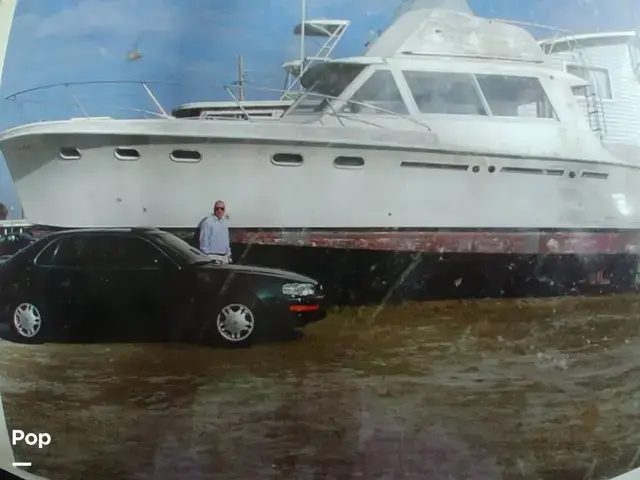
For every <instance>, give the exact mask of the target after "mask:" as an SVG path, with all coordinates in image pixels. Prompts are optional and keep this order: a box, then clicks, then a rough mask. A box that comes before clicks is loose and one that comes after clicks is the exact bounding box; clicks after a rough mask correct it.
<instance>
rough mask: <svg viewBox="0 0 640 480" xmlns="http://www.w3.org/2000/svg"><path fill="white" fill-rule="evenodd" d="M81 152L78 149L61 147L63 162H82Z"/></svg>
mask: <svg viewBox="0 0 640 480" xmlns="http://www.w3.org/2000/svg"><path fill="white" fill-rule="evenodd" d="M81 156H82V155H81V154H80V150H78V149H77V148H76V147H61V148H60V158H61V159H63V160H80V157H81Z"/></svg>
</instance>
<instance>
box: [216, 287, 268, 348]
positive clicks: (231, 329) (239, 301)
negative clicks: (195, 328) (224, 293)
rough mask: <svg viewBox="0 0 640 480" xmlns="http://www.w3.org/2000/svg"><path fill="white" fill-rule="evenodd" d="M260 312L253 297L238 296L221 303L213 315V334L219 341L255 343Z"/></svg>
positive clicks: (242, 344) (224, 342)
mask: <svg viewBox="0 0 640 480" xmlns="http://www.w3.org/2000/svg"><path fill="white" fill-rule="evenodd" d="M259 317H260V312H259V309H258V305H257V302H256V301H255V300H253V299H251V298H236V299H229V300H225V301H223V302H221V303H220V306H219V307H218V308H217V309H216V313H215V314H214V315H213V318H212V319H211V320H212V323H214V325H212V327H213V328H211V330H213V334H214V336H215V337H216V340H217V341H218V342H217V343H222V344H224V345H226V346H231V347H246V346H249V345H250V344H252V343H253V341H254V340H255V339H256V337H257V336H258V332H259V331H260V330H261V329H260V326H261V325H260V323H259V322H260V318H259Z"/></svg>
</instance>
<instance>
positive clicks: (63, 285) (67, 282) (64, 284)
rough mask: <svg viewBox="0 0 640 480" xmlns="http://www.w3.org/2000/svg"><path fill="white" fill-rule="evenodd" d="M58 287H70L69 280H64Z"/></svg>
mask: <svg viewBox="0 0 640 480" xmlns="http://www.w3.org/2000/svg"><path fill="white" fill-rule="evenodd" d="M60 286H61V287H63V288H67V287H70V286H71V280H65V281H64V282H61V283H60Z"/></svg>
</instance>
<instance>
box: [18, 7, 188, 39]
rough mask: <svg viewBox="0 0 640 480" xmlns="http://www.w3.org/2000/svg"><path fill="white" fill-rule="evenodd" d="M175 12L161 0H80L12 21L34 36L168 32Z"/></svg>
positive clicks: (176, 14) (175, 17)
mask: <svg viewBox="0 0 640 480" xmlns="http://www.w3.org/2000/svg"><path fill="white" fill-rule="evenodd" d="M179 18H180V15H179V11H177V10H176V8H175V6H172V5H170V4H168V3H167V2H166V1H164V0H145V1H139V0H81V1H79V2H78V3H76V4H75V5H73V6H64V7H63V9H62V10H59V11H57V12H54V13H46V14H37V13H27V14H25V15H21V16H18V17H17V18H16V21H17V22H19V23H20V24H21V28H22V29H28V30H29V31H30V32H31V35H34V36H35V37H36V38H42V37H52V36H56V37H70V36H73V37H77V36H82V35H94V34H96V33H109V34H111V35H114V36H118V35H123V34H124V35H127V36H130V35H132V34H139V33H142V32H170V31H172V30H173V29H174V28H175V27H176V19H179Z"/></svg>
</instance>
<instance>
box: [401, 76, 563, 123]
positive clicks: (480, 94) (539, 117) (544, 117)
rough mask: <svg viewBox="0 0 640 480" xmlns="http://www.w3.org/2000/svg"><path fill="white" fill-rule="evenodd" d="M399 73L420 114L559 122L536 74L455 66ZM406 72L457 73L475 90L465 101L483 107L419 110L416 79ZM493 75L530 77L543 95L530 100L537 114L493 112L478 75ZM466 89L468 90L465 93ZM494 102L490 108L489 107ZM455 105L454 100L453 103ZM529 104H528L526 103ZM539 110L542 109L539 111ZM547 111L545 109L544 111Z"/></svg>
mask: <svg viewBox="0 0 640 480" xmlns="http://www.w3.org/2000/svg"><path fill="white" fill-rule="evenodd" d="M401 73H402V76H403V78H404V82H405V84H406V88H407V90H408V91H409V92H410V93H411V97H412V100H413V102H414V104H415V108H416V110H417V112H418V115H419V116H421V117H423V116H425V117H438V116H446V117H449V118H458V117H466V118H491V119H509V120H514V119H515V120H520V121H544V122H548V121H552V122H559V121H560V119H559V117H558V113H557V111H556V109H555V107H554V105H553V103H552V102H551V99H550V98H549V95H548V94H547V91H546V89H545V87H544V85H543V84H542V82H541V81H540V78H539V77H538V76H536V75H531V74H529V75H527V74H515V73H513V72H482V71H455V70H447V71H445V70H441V69H415V68H414V69H410V68H402V69H401ZM407 74H411V75H419V74H425V76H429V75H430V76H432V77H433V78H437V77H438V76H446V75H451V76H454V75H455V76H457V77H459V83H462V81H463V80H465V79H466V80H465V81H468V86H469V87H470V86H472V85H473V86H474V91H475V95H476V100H477V102H470V103H469V104H468V105H472V103H477V104H476V105H475V106H476V107H482V110H481V111H479V112H478V113H466V112H460V113H457V112H451V111H449V112H428V111H422V109H421V108H420V105H419V102H418V99H417V98H416V96H415V92H414V89H412V88H411V87H412V84H414V85H415V82H414V81H413V80H411V79H409V78H408V75H407ZM491 76H494V77H495V78H496V79H501V80H504V79H514V80H515V79H518V81H520V80H521V79H526V80H529V81H533V82H534V83H535V87H536V88H537V89H538V93H540V94H541V95H542V99H540V100H539V101H538V102H531V105H535V108H536V115H510V114H505V113H503V114H498V113H496V112H495V110H496V109H495V106H496V105H495V103H494V101H493V100H492V99H491V98H489V97H488V96H487V94H486V93H487V92H486V88H483V86H482V85H481V82H480V79H479V77H480V78H481V79H482V80H485V79H486V78H488V77H491ZM468 92H469V91H467V93H468ZM539 102H542V104H543V107H542V108H541V106H540V104H539ZM492 104H493V108H492ZM452 105H454V104H452ZM526 105H528V104H526ZM520 106H525V104H520ZM541 110H542V112H541ZM545 111H546V112H545Z"/></svg>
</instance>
